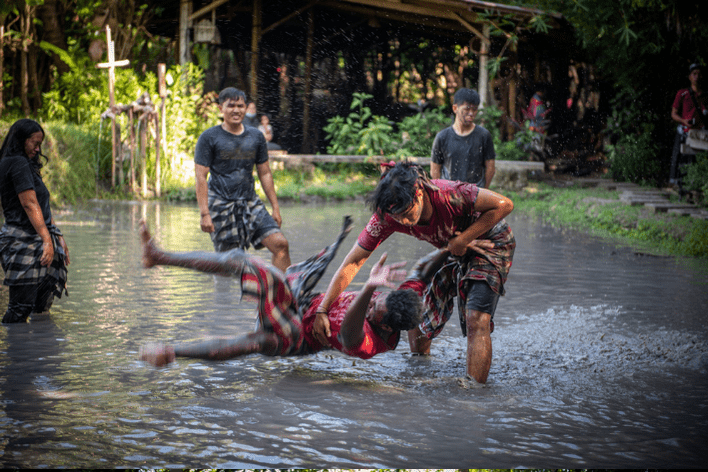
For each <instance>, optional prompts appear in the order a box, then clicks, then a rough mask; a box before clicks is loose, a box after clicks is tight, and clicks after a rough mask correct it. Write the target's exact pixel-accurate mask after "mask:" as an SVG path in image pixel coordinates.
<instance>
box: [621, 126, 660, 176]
mask: <svg viewBox="0 0 708 472" xmlns="http://www.w3.org/2000/svg"><path fill="white" fill-rule="evenodd" d="M652 130H653V128H651V127H648V128H647V129H645V130H644V131H643V132H641V133H637V134H630V135H626V136H622V137H621V138H620V139H619V141H618V142H617V144H615V145H614V146H608V148H609V163H610V175H611V177H612V178H613V179H615V180H618V181H628V182H634V183H638V184H644V185H652V186H656V185H658V180H659V176H660V175H661V167H662V166H661V162H660V160H659V156H660V155H661V153H660V149H659V146H657V145H656V140H655V139H654V138H653V137H652Z"/></svg>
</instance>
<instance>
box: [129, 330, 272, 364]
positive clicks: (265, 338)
mask: <svg viewBox="0 0 708 472" xmlns="http://www.w3.org/2000/svg"><path fill="white" fill-rule="evenodd" d="M277 345H278V342H277V336H276V335H275V334H274V333H266V332H264V331H256V332H254V333H249V334H247V335H245V336H242V337H239V338H215V339H210V340H207V341H202V342H198V343H190V344H178V345H175V346H169V345H166V344H159V343H155V344H146V345H144V346H142V347H141V348H140V360H141V361H145V362H148V363H150V364H152V365H154V366H155V367H162V366H165V365H167V364H169V363H171V362H174V360H175V357H191V358H194V359H206V360H210V361H222V360H227V359H233V358H235V357H240V356H246V355H248V354H265V355H267V356H269V355H270V356H272V355H275V352H276V351H277Z"/></svg>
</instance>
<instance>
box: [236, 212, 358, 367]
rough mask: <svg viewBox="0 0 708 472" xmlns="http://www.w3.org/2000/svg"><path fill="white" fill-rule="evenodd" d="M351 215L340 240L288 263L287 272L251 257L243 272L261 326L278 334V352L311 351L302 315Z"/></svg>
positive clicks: (348, 227)
mask: <svg viewBox="0 0 708 472" xmlns="http://www.w3.org/2000/svg"><path fill="white" fill-rule="evenodd" d="M351 221H352V220H351V218H350V217H349V216H347V217H345V218H344V225H343V228H342V231H341V232H340V234H339V237H338V238H337V240H336V241H335V242H334V243H332V244H331V245H329V246H327V247H326V248H325V249H323V250H322V251H321V252H320V253H319V254H317V255H316V256H312V257H310V258H309V259H307V260H306V261H304V262H300V263H298V264H295V265H291V266H290V267H288V269H287V271H286V274H283V273H282V272H281V271H280V270H278V269H277V268H275V267H273V266H272V265H271V264H269V263H267V262H265V261H263V260H261V259H259V258H257V257H248V258H247V262H246V263H245V264H244V268H243V271H242V273H241V290H242V292H243V295H244V296H246V297H249V298H253V299H255V300H256V302H257V303H258V323H257V326H259V329H262V330H264V331H267V332H272V333H275V334H276V335H277V336H278V350H277V355H279V356H296V355H304V354H310V353H312V350H311V349H310V346H309V345H308V344H307V343H306V342H305V333H304V331H303V327H302V319H303V317H304V315H305V311H307V309H308V308H309V306H310V303H312V300H313V298H314V297H315V296H316V294H314V293H312V289H313V288H314V287H315V285H317V282H318V281H319V280H320V279H321V278H322V275H323V274H324V272H325V270H326V269H327V266H328V265H329V263H330V262H332V259H333V258H334V256H335V254H336V253H337V249H339V246H340V245H341V243H342V241H343V240H344V238H345V237H346V235H347V234H348V233H349V231H351Z"/></svg>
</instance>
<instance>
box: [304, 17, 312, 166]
mask: <svg viewBox="0 0 708 472" xmlns="http://www.w3.org/2000/svg"><path fill="white" fill-rule="evenodd" d="M314 36H315V15H314V13H313V11H312V10H309V11H308V12H307V50H306V52H305V97H304V104H303V110H302V147H303V152H312V142H311V139H310V106H311V103H312V49H313V46H314Z"/></svg>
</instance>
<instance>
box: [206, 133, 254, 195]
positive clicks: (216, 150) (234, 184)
mask: <svg viewBox="0 0 708 472" xmlns="http://www.w3.org/2000/svg"><path fill="white" fill-rule="evenodd" d="M267 161H268V146H267V144H266V140H265V136H263V133H261V132H260V131H258V130H257V129H256V128H253V127H251V126H244V127H243V133H241V134H233V133H229V132H228V131H226V130H225V129H223V128H222V127H221V125H218V126H213V127H211V128H209V129H208V130H206V131H204V132H203V133H202V134H201V136H199V139H198V140H197V146H196V148H195V150H194V162H195V163H196V164H199V165H202V166H204V167H208V168H209V173H210V174H211V175H210V177H209V189H210V190H212V191H214V192H215V193H216V194H217V195H218V196H219V197H221V198H222V199H224V200H235V199H238V198H243V199H246V200H252V199H254V198H255V197H256V190H255V188H254V182H253V166H254V165H256V164H263V163H264V162H267Z"/></svg>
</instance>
